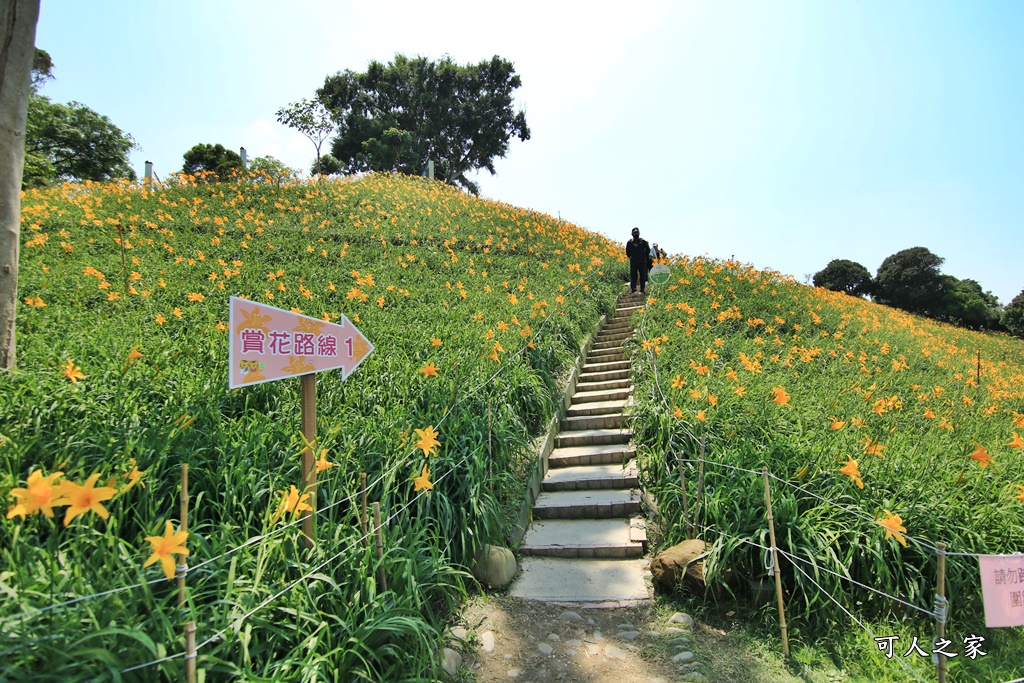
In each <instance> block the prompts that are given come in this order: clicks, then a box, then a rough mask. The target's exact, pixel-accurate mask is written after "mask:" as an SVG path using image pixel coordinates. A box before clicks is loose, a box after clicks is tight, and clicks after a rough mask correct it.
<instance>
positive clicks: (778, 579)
mask: <svg viewBox="0 0 1024 683" xmlns="http://www.w3.org/2000/svg"><path fill="white" fill-rule="evenodd" d="M761 474H762V476H764V502H765V505H767V506H768V535H769V536H770V538H771V541H772V547H771V552H772V567H773V569H772V573H774V574H775V597H776V598H777V600H778V603H779V630H781V631H782V655H783V656H784V657H789V636H788V635H787V633H786V610H785V608H784V607H783V604H782V575H781V574H779V554H778V552H777V550H778V548H777V547H776V545H775V519H774V518H773V517H772V493H771V489H770V488H769V487H768V467H767V466H764V465H762V466H761Z"/></svg>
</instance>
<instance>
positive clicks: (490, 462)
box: [487, 403, 494, 495]
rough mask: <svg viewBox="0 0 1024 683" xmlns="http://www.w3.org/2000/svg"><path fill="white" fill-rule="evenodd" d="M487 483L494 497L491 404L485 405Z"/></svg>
mask: <svg viewBox="0 0 1024 683" xmlns="http://www.w3.org/2000/svg"><path fill="white" fill-rule="evenodd" d="M487 481H488V483H489V484H490V486H491V495H494V454H493V452H492V451H491V404H490V403H488V404H487Z"/></svg>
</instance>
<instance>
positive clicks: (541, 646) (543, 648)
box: [537, 643, 555, 655]
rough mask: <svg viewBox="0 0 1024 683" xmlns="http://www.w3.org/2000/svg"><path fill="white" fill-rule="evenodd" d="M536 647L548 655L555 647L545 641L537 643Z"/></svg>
mask: <svg viewBox="0 0 1024 683" xmlns="http://www.w3.org/2000/svg"><path fill="white" fill-rule="evenodd" d="M537 649H538V650H540V651H541V652H542V653H544V654H546V655H549V654H551V653H552V652H554V651H555V648H553V647H551V646H550V645H548V644H547V643H537Z"/></svg>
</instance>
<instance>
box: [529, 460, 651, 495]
mask: <svg viewBox="0 0 1024 683" xmlns="http://www.w3.org/2000/svg"><path fill="white" fill-rule="evenodd" d="M636 486H637V470H636V459H633V460H630V461H629V462H628V463H627V464H626V466H625V467H623V466H622V465H618V464H615V465H582V466H580V467H559V468H558V469H549V470H548V473H547V476H545V477H544V481H542V482H541V488H542V489H543V490H544V491H594V490H597V489H632V488H636Z"/></svg>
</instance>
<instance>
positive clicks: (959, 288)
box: [940, 275, 1001, 329]
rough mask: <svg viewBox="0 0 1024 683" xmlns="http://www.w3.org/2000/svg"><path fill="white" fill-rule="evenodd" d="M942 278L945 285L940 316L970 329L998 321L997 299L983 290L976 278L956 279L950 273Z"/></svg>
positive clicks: (990, 325) (990, 324) (999, 310)
mask: <svg viewBox="0 0 1024 683" xmlns="http://www.w3.org/2000/svg"><path fill="white" fill-rule="evenodd" d="M942 278H943V280H944V282H945V286H944V294H943V299H942V309H941V313H940V317H942V318H943V319H945V320H948V321H949V322H951V323H954V324H956V325H960V326H962V327H970V328H972V329H974V328H981V327H989V328H990V327H992V326H993V325H996V324H998V323H999V314H1000V312H1001V308H1000V306H999V300H998V299H997V298H996V296H995V295H994V294H993V293H992V292H986V291H984V290H983V289H982V288H981V284H980V283H979V282H978V281H977V280H971V279H969V278H968V279H966V280H958V279H957V278H955V277H953V276H952V275H943V276H942Z"/></svg>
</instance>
